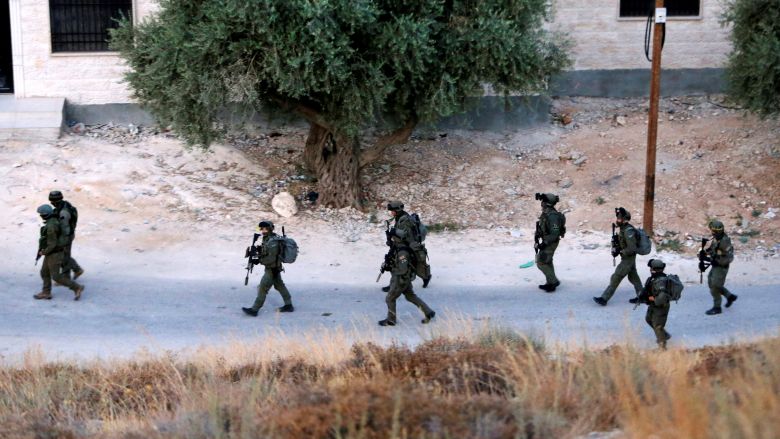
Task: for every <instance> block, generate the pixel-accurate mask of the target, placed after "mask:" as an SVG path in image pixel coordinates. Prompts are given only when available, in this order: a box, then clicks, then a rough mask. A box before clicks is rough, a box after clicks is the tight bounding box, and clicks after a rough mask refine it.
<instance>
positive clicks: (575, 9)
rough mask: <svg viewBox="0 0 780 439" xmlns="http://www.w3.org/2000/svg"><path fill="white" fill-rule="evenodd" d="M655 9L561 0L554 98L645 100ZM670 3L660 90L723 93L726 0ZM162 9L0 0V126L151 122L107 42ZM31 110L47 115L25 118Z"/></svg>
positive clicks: (643, 0) (114, 1)
mask: <svg viewBox="0 0 780 439" xmlns="http://www.w3.org/2000/svg"><path fill="white" fill-rule="evenodd" d="M652 3H653V2H652V1H650V0H557V1H556V3H555V5H554V21H553V22H552V23H551V27H552V28H553V29H556V30H561V31H563V32H566V33H568V34H569V35H570V36H571V37H572V39H573V41H574V48H573V54H572V55H573V59H574V65H573V68H572V70H571V71H569V72H567V73H565V74H564V75H562V76H561V77H559V78H557V79H556V80H555V81H554V82H553V84H552V86H551V90H550V92H551V94H553V95H588V96H642V95H646V94H647V93H648V83H649V68H650V63H649V62H648V61H647V60H646V59H645V53H644V38H645V27H646V16H647V14H648V11H649V10H650V8H649V5H650V4H652ZM666 3H667V4H668V15H669V19H668V22H667V34H668V35H667V37H666V41H665V46H664V52H663V68H664V74H663V85H662V93H665V94H683V93H705V92H716V91H719V90H721V89H722V72H723V66H724V64H725V60H726V57H727V54H728V52H729V50H730V43H729V41H728V29H724V28H723V27H721V25H720V23H719V18H720V14H721V7H722V2H721V0H667V2H666ZM156 6H157V1H156V0H0V93H2V94H0V128H3V127H8V126H13V125H14V124H15V126H16V127H17V128H21V127H23V126H24V125H25V124H27V125H30V123H32V125H33V127H37V128H43V127H45V126H47V124H48V125H51V124H53V123H56V122H57V121H58V118H57V114H58V113H59V114H60V115H61V114H62V113H63V111H64V112H65V113H66V114H67V116H66V119H75V120H89V121H95V120H98V119H101V118H102V119H106V120H108V119H120V120H122V121H129V120H136V119H137V120H138V121H148V115H146V114H145V113H143V112H142V111H140V110H139V109H138V107H137V106H135V105H134V104H133V103H132V98H131V93H130V92H129V90H128V88H127V86H126V85H125V84H124V83H123V81H122V76H123V71H124V69H125V67H124V65H123V63H122V61H121V59H120V58H119V57H118V55H117V54H116V53H114V52H111V51H110V50H109V48H108V44H107V43H106V38H107V35H108V34H107V28H108V27H110V26H112V25H113V23H114V21H113V18H115V17H117V16H119V14H124V15H125V16H128V17H131V19H132V20H133V22H135V23H137V22H138V21H139V20H143V19H144V17H147V16H149V15H150V14H153V13H154V11H155V9H156ZM44 98H45V99H44ZM28 111H43V113H40V114H39V116H40V115H42V114H44V113H45V114H48V115H49V116H45V117H44V116H41V117H37V118H29V117H25V114H26V112H28ZM9 114H11V116H9ZM47 118H50V119H51V120H47V121H46V122H44V121H43V119H47ZM28 119H36V121H35V122H29V120H28ZM61 119H62V117H61V116H60V117H59V124H61V123H62V121H61ZM36 124H37V125H36ZM57 126H59V125H57Z"/></svg>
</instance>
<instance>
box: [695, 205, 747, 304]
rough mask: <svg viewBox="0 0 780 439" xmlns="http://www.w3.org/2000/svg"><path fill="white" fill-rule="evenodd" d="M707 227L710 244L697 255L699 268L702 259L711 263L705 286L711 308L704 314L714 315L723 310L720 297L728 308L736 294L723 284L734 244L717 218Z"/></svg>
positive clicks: (732, 254)
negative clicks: (710, 301) (708, 288)
mask: <svg viewBox="0 0 780 439" xmlns="http://www.w3.org/2000/svg"><path fill="white" fill-rule="evenodd" d="M708 227H709V229H710V232H712V240H710V246H709V247H708V248H707V249H706V250H704V255H699V256H700V259H701V261H700V262H699V265H700V266H699V270H700V271H704V270H703V269H702V268H703V266H704V261H706V262H709V263H710V264H711V265H712V268H711V269H710V274H709V275H707V286H708V287H710V294H711V295H712V308H710V309H708V310H707V311H705V314H707V315H708V316H714V315H716V314H720V313H721V312H723V310H722V309H721V307H720V303H721V300H722V299H721V297H725V298H726V308H729V307H730V306H731V304H732V303H734V301H735V300H737V297H738V296H737V295H736V294H733V293H732V292H731V291H729V290H728V289H727V288H726V287H725V286H724V285H725V283H726V275H727V274H728V272H729V265H730V264H731V263H732V262H733V261H734V246H733V245H731V238H729V237H728V235H726V232H725V231H724V229H723V223H722V222H720V221H718V220H713V221H710V223H709V224H708Z"/></svg>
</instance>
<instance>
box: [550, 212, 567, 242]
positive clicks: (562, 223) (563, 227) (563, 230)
mask: <svg viewBox="0 0 780 439" xmlns="http://www.w3.org/2000/svg"><path fill="white" fill-rule="evenodd" d="M553 215H557V216H558V224H560V227H561V229H560V237H561V238H563V237H564V235H566V215H564V214H563V213H561V212H558V211H557V210H556V211H553Z"/></svg>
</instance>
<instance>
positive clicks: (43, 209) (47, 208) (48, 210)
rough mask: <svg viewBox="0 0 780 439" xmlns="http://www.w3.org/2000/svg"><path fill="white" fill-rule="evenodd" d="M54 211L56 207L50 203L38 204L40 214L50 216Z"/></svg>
mask: <svg viewBox="0 0 780 439" xmlns="http://www.w3.org/2000/svg"><path fill="white" fill-rule="evenodd" d="M53 213H54V208H53V207H51V205H50V204H41V205H40V206H38V215H40V216H42V217H43V218H48V217H49V216H51V215H52V214H53Z"/></svg>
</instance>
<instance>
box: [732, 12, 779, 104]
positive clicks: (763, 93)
mask: <svg viewBox="0 0 780 439" xmlns="http://www.w3.org/2000/svg"><path fill="white" fill-rule="evenodd" d="M723 22H724V23H725V24H730V25H731V26H732V30H731V41H732V43H733V46H734V47H733V50H732V52H731V54H730V55H729V61H728V66H727V69H726V77H727V79H728V90H729V94H730V95H731V97H732V98H733V99H734V100H735V101H736V102H737V103H739V104H740V105H742V106H743V107H744V108H746V109H748V110H750V111H753V112H755V113H757V114H759V115H761V116H769V115H777V114H780V1H778V0H729V1H728V2H727V3H726V8H725V12H724V14H723Z"/></svg>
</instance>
